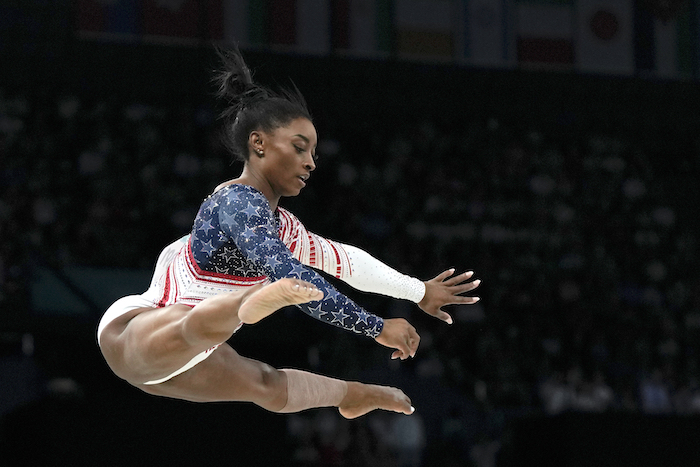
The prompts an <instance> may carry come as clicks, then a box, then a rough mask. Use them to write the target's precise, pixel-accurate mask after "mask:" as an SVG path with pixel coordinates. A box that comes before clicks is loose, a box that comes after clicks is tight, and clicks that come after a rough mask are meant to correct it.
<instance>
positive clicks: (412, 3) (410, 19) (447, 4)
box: [394, 0, 458, 59]
mask: <svg viewBox="0 0 700 467" xmlns="http://www.w3.org/2000/svg"><path fill="white" fill-rule="evenodd" d="M457 6H458V4H457V2H454V1H451V0H396V2H395V4H394V21H395V25H396V39H395V40H396V52H397V54H398V56H399V57H408V58H428V59H432V58H441V59H445V58H452V57H454V55H455V46H456V43H455V42H456V41H455V31H457V30H458V28H457V21H456V20H455V8H456V7H457Z"/></svg>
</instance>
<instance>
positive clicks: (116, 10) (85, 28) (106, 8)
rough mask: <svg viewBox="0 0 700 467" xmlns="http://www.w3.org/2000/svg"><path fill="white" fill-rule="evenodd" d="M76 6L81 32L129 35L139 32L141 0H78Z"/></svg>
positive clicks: (78, 27)
mask: <svg viewBox="0 0 700 467" xmlns="http://www.w3.org/2000/svg"><path fill="white" fill-rule="evenodd" d="M75 8H76V9H75V12H76V23H77V29H78V31H79V32H80V33H83V34H85V33H87V34H91V33H93V34H94V33H98V34H111V35H124V36H128V35H135V34H137V33H138V32H139V29H140V25H139V13H140V6H139V0H78V1H77V4H76V7H75Z"/></svg>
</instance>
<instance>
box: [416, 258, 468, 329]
mask: <svg viewBox="0 0 700 467" xmlns="http://www.w3.org/2000/svg"><path fill="white" fill-rule="evenodd" d="M454 272H455V270H454V269H448V270H447V271H444V272H442V273H440V274H438V275H437V276H435V277H434V278H433V279H430V280H429V281H425V282H424V284H425V295H424V296H423V299H422V300H421V301H420V302H418V306H419V307H420V308H421V310H423V311H425V312H426V313H428V314H429V315H431V316H435V317H436V318H438V319H441V320H443V321H445V322H446V323H447V324H452V317H451V316H450V315H449V314H447V313H446V312H444V311H443V310H442V307H443V306H445V305H458V304H463V305H470V304H473V303H476V302H478V301H479V297H463V296H462V295H461V294H463V293H466V292H470V291H472V290H474V289H476V288H477V287H478V286H479V284H480V283H481V281H480V280H479V279H477V280H473V281H469V279H470V278H471V277H472V276H473V275H474V272H473V271H467V272H465V273H462V274H459V275H457V276H452V274H454ZM450 276H452V277H450ZM448 278H449V279H448ZM467 281H469V282H467Z"/></svg>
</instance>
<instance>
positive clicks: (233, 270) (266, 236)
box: [147, 184, 425, 337]
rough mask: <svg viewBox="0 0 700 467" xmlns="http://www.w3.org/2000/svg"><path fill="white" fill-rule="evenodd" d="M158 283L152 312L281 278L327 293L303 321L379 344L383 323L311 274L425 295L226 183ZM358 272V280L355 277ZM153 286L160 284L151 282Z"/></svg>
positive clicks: (418, 285) (416, 285) (396, 293)
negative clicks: (321, 323)
mask: <svg viewBox="0 0 700 467" xmlns="http://www.w3.org/2000/svg"><path fill="white" fill-rule="evenodd" d="M183 240H184V241H185V243H183V244H182V247H181V249H180V251H179V253H178V254H177V257H176V258H175V260H174V261H172V263H171V264H170V266H169V267H168V268H167V271H166V273H165V274H163V275H162V277H161V278H156V277H154V285H155V287H154V286H152V287H151V289H149V292H150V293H149V292H147V294H149V295H150V296H153V292H155V293H156V295H157V296H158V298H157V299H155V300H154V303H156V304H157V306H166V305H169V304H172V303H175V302H178V303H184V304H190V305H196V304H197V303H198V302H199V301H201V300H203V299H204V298H207V297H209V296H214V295H218V294H219V293H224V292H229V291H232V290H240V289H241V288H243V287H248V286H252V285H255V284H259V283H261V282H265V281H276V280H279V279H281V278H284V277H290V278H297V279H301V280H305V281H308V282H311V283H313V284H314V285H316V286H317V287H318V288H319V289H320V290H322V291H323V293H324V298H323V299H322V300H320V301H314V302H309V303H305V304H301V305H298V307H299V308H300V309H301V310H303V311H304V312H305V313H307V314H308V315H310V316H312V317H314V318H316V319H319V320H321V321H324V322H327V323H329V324H332V325H334V326H338V327H341V328H343V329H346V330H349V331H351V332H355V333H358V334H363V335H365V336H368V337H377V336H378V335H379V334H380V333H381V331H382V327H383V320H382V319H381V318H380V317H378V316H376V315H374V314H371V313H368V312H367V311H365V310H364V309H363V308H362V307H360V306H359V305H357V304H356V303H355V302H353V301H352V300H351V299H349V298H348V297H346V296H345V295H343V294H341V293H339V292H338V291H337V290H336V289H335V288H334V287H333V286H332V285H331V284H330V283H328V281H326V280H325V279H324V278H323V277H322V276H321V275H320V274H318V273H317V272H316V271H314V270H313V269H312V268H311V267H309V266H312V267H314V268H318V269H320V270H322V271H324V272H326V273H328V274H331V275H334V276H335V277H338V278H340V279H342V280H344V281H346V282H347V283H349V284H350V285H352V286H354V287H356V288H358V289H360V290H365V291H370V292H378V293H384V294H386V295H389V296H393V297H396V298H404V299H410V300H412V301H415V302H418V301H420V299H421V298H422V296H423V294H424V291H425V288H424V285H423V283H422V282H421V281H419V280H418V279H415V278H411V277H409V276H405V275H403V274H401V273H398V272H397V271H394V270H393V269H391V268H389V267H388V266H386V265H384V264H383V263H381V262H379V261H377V260H375V259H374V258H372V257H371V256H369V255H368V254H367V253H365V252H363V251H362V250H359V249H357V248H355V247H352V246H350V245H344V244H341V243H338V242H334V241H331V240H327V239H325V238H322V237H319V236H317V235H315V234H312V233H310V232H308V231H307V230H306V229H305V228H304V226H303V225H302V224H301V222H299V220H298V219H297V218H296V217H294V216H293V215H292V214H291V213H290V212H288V211H286V210H284V209H283V208H277V210H276V211H275V212H274V213H273V211H272V210H271V209H270V205H269V203H268V201H267V199H266V198H265V196H264V195H263V194H262V193H261V192H259V191H258V190H256V189H255V188H253V187H250V186H247V185H239V184H231V185H228V186H226V187H224V188H222V189H220V190H218V191H217V192H215V193H214V194H212V195H211V196H209V197H208V198H207V199H206V200H204V202H203V203H202V205H201V206H200V210H199V212H198V214H197V217H196V219H195V222H194V225H193V228H192V232H191V234H190V236H189V238H185V239H183ZM358 271H361V273H359V274H358ZM156 279H157V280H156Z"/></svg>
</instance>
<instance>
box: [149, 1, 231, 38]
mask: <svg viewBox="0 0 700 467" xmlns="http://www.w3.org/2000/svg"><path fill="white" fill-rule="evenodd" d="M142 3H143V10H142V23H143V34H144V35H145V36H151V37H167V38H170V39H197V40H221V39H223V36H224V34H223V20H222V18H223V5H222V0H207V1H197V0H142Z"/></svg>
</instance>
